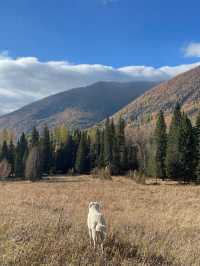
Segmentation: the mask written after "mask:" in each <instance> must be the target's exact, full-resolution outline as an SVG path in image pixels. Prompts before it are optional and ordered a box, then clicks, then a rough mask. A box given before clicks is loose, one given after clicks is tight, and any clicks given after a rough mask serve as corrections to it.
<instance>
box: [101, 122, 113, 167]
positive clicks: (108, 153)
mask: <svg viewBox="0 0 200 266" xmlns="http://www.w3.org/2000/svg"><path fill="white" fill-rule="evenodd" d="M112 131H113V128H112V127H111V124H110V119H109V118H107V119H106V122H105V129H104V156H103V157H104V165H105V166H110V165H111V162H112V137H113V136H112V133H113V132H112Z"/></svg>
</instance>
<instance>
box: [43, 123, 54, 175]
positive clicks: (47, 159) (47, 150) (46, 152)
mask: <svg viewBox="0 0 200 266" xmlns="http://www.w3.org/2000/svg"><path fill="white" fill-rule="evenodd" d="M42 164H43V167H42V171H43V173H46V174H49V172H50V169H51V167H52V146H51V139H50V133H49V129H48V127H47V125H45V127H44V132H43V138H42Z"/></svg>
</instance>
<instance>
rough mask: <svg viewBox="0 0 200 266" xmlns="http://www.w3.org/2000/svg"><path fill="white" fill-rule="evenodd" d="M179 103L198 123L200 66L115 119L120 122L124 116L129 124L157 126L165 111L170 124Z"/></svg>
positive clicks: (119, 113) (166, 84)
mask: <svg viewBox="0 0 200 266" xmlns="http://www.w3.org/2000/svg"><path fill="white" fill-rule="evenodd" d="M177 101H179V103H180V104H181V105H182V110H183V111H185V112H186V113H187V114H188V115H189V117H190V118H191V119H192V120H194V119H195V117H196V115H197V113H198V112H199V111H200V67H196V68H194V69H192V70H190V71H187V72H185V73H183V74H180V75H178V76H176V77H175V78H173V79H171V80H169V81H166V82H164V83H162V84H160V85H157V86H156V87H154V88H152V89H151V90H149V91H147V92H146V93H144V95H142V96H140V97H138V98H137V99H136V100H134V101H132V102H131V103H129V104H128V105H127V106H125V107H124V108H122V110H120V111H119V112H117V113H116V114H115V115H114V118H115V119H116V120H117V119H118V117H119V116H122V117H123V118H124V119H125V120H126V121H127V123H129V124H132V125H134V124H135V125H144V126H145V125H149V124H153V123H155V118H156V115H157V113H158V112H159V110H161V109H162V110H163V111H165V116H166V120H167V122H168V123H169V121H170V118H171V114H172V112H173V109H174V106H175V103H176V102H177Z"/></svg>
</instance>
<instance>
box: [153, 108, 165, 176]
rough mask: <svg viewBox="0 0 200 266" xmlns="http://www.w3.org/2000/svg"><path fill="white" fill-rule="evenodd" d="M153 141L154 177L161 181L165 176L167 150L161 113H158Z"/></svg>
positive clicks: (163, 120)
mask: <svg viewBox="0 0 200 266" xmlns="http://www.w3.org/2000/svg"><path fill="white" fill-rule="evenodd" d="M154 141H155V171H156V176H157V177H160V178H162V179H164V178H165V176H166V168H165V160H166V148H167V133H166V124H165V119H164V115H163V112H162V111H160V112H159V114H158V118H157V123H156V129H155V132H154Z"/></svg>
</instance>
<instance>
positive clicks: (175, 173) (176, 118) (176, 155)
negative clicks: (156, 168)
mask: <svg viewBox="0 0 200 266" xmlns="http://www.w3.org/2000/svg"><path fill="white" fill-rule="evenodd" d="M181 119H182V114H181V108H180V105H179V104H178V103H177V104H176V106H175V110H174V113H173V116H172V121H171V124H170V128H169V134H168V140H167V152H166V174H167V177H169V178H176V179H177V178H179V177H180V174H181V169H180V143H179V142H180V125H181Z"/></svg>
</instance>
